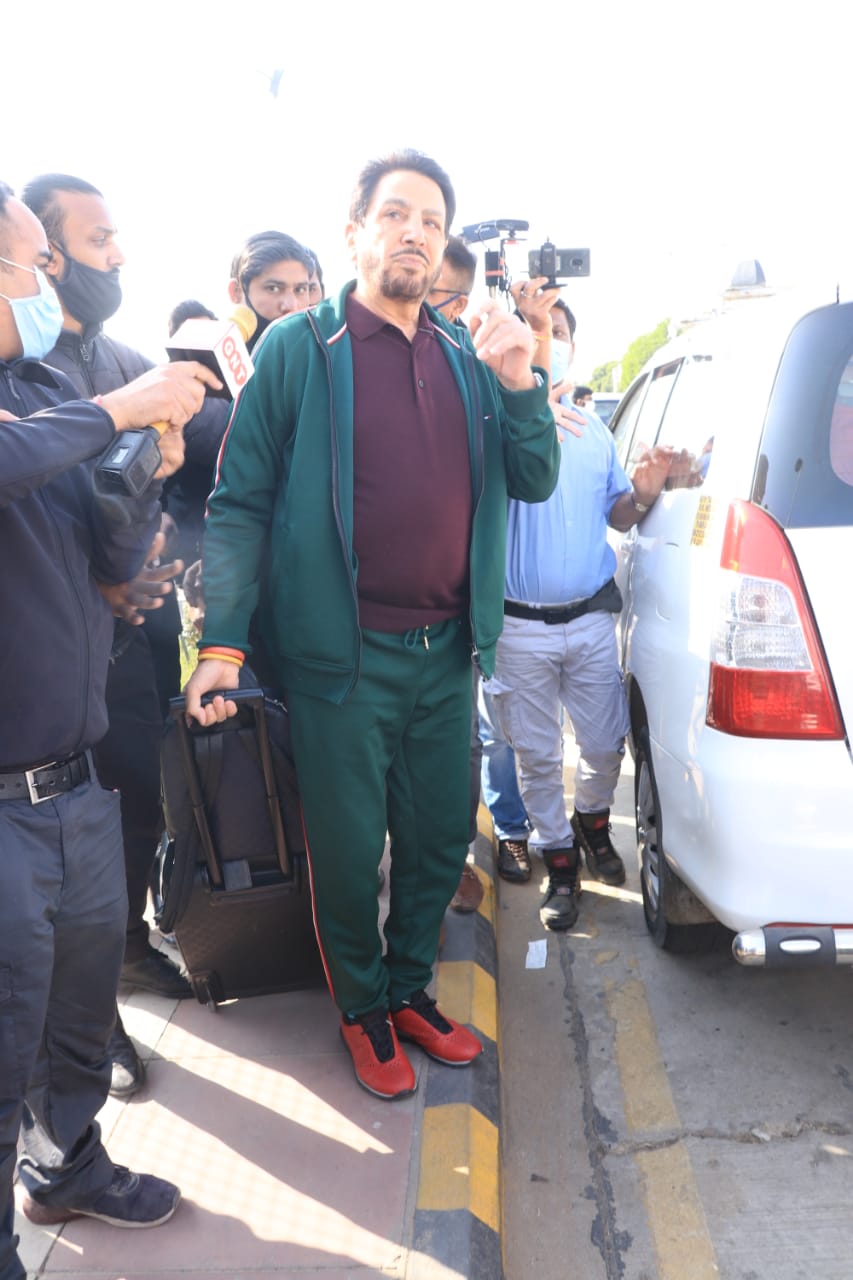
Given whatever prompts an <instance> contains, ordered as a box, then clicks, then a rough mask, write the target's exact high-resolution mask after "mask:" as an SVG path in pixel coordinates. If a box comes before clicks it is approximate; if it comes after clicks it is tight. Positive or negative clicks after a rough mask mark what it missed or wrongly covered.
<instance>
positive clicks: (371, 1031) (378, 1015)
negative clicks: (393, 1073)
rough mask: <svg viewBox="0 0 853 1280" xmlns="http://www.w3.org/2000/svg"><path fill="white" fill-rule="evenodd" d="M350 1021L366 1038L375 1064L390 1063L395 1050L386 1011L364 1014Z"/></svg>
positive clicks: (379, 1010)
mask: <svg viewBox="0 0 853 1280" xmlns="http://www.w3.org/2000/svg"><path fill="white" fill-rule="evenodd" d="M347 1021H350V1019H347ZM351 1021H352V1022H357V1023H358V1025H359V1026H360V1027H361V1029H362V1031H363V1032H364V1034H365V1035H366V1036H367V1038H368V1040H369V1041H370V1044H371V1047H372V1049H373V1052H374V1054H375V1056H376V1060H377V1062H390V1061H391V1059H392V1058H393V1057H394V1053H395V1049H394V1037H393V1035H392V1034H391V1020H390V1018H389V1017H388V1010H387V1009H376V1010H374V1012H373V1013H365V1014H364V1015H363V1016H362V1017H360V1018H353V1019H352V1020H351Z"/></svg>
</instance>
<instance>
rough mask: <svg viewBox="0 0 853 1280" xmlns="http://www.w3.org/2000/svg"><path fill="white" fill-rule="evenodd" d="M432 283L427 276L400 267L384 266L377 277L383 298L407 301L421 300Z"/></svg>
mask: <svg viewBox="0 0 853 1280" xmlns="http://www.w3.org/2000/svg"><path fill="white" fill-rule="evenodd" d="M432 283H433V282H432V280H430V279H429V277H428V276H417V275H413V274H411V273H410V272H408V271H403V270H402V268H400V267H397V268H396V269H395V268H393V267H386V269H385V270H384V271H383V272H382V274H381V276H380V277H379V289H380V292H381V293H382V296H383V298H396V299H405V300H406V301H407V302H415V301H417V300H420V301H421V302H422V301H423V299H424V298H425V297H426V296H427V294H428V293H429V291H430V289H431V288H432Z"/></svg>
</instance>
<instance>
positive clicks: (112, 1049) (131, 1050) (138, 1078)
mask: <svg viewBox="0 0 853 1280" xmlns="http://www.w3.org/2000/svg"><path fill="white" fill-rule="evenodd" d="M107 1057H108V1058H109V1060H110V1062H111V1064H112V1078H111V1081H110V1093H111V1094H112V1096H113V1097H114V1098H132V1097H133V1095H134V1094H135V1093H138V1092H139V1090H140V1089H141V1088H142V1086H143V1084H144V1083H145V1063H144V1062H143V1061H142V1059H141V1058H140V1056H139V1054H138V1053H137V1052H136V1045H135V1044H134V1043H133V1041H132V1040H131V1038H130V1036H129V1035H128V1034H127V1032H126V1031H125V1029H124V1023H123V1022H122V1020H121V1017H120V1015H119V1012H118V1010H116V1024H115V1027H114V1028H113V1033H112V1035H111V1036H110V1042H109V1044H108V1045H107Z"/></svg>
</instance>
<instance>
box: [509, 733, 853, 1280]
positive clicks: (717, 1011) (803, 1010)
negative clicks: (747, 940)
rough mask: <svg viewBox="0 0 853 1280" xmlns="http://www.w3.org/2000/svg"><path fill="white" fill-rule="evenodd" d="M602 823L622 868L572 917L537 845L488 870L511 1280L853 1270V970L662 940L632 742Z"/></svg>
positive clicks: (761, 1279)
mask: <svg viewBox="0 0 853 1280" xmlns="http://www.w3.org/2000/svg"><path fill="white" fill-rule="evenodd" d="M568 754H571V753H568ZM567 776H568V778H569V780H571V776H572V771H571V769H569V772H568V775H567ZM613 826H614V838H615V842H616V844H617V847H618V848H619V850H620V852H621V853H622V855H623V857H624V858H625V861H626V865H627V866H628V882H627V885H626V887H625V889H624V890H612V889H607V888H604V887H603V886H598V885H596V884H595V882H587V883H585V892H584V895H583V898H582V907H581V917H580V920H579V921H578V924H577V925H576V927H575V929H574V930H572V931H571V933H569V934H564V935H562V936H560V935H555V934H549V935H546V933H545V930H544V929H542V927H541V926H540V924H539V918H538V914H537V904H538V900H539V882H540V878H541V877H540V875H539V868H540V866H541V864H535V865H534V875H533V879H532V881H531V882H530V884H528V885H525V886H512V885H507V884H504V883H503V882H499V884H500V890H499V908H498V948H499V970H500V977H499V1002H500V1009H501V1037H502V1046H501V1053H502V1108H503V1110H502V1123H501V1143H502V1158H503V1173H504V1256H505V1268H506V1280H528V1278H529V1277H534V1276H535V1277H536V1280H558V1278H559V1280H711V1278H712V1277H713V1278H717V1277H722V1278H723V1280H800V1278H803V1280H805V1278H806V1277H808V1280H813V1278H814V1277H821V1280H851V1278H853V1030H851V1024H853V970H851V969H849V968H841V969H833V970H811V971H800V972H797V973H794V972H788V973H782V972H778V971H777V972H767V971H764V970H748V969H743V968H741V967H740V966H738V965H737V964H736V963H735V962H734V960H733V959H732V958H731V954H730V951H729V949H728V946H727V945H725V944H723V945H722V946H721V947H720V948H719V949H718V950H716V951H715V952H714V953H712V954H710V955H706V956H702V957H677V956H670V955H668V954H666V953H664V952H661V951H659V950H657V949H656V948H655V946H654V945H653V943H652V941H651V939H650V938H649V937H648V935H647V933H646V929H645V925H644V922H643V911H642V905H641V900H640V893H639V877H638V873H637V868H636V854H635V844H634V824H633V770H632V767H631V762H630V758H629V759H628V761H627V763H626V766H625V769H624V771H623V778H622V781H621V783H620V788H619V794H618V797H617V806H616V808H615V809H614V823H613ZM743 852H744V857H748V856H749V850H748V849H744V851H743ZM851 874H853V867H851ZM803 875H804V876H807V875H808V854H807V851H804V853H803ZM546 936H547V963H546V966H545V968H544V969H526V968H525V957H526V953H527V947H528V943H529V942H530V941H532V940H535V939H541V938H545V937H546Z"/></svg>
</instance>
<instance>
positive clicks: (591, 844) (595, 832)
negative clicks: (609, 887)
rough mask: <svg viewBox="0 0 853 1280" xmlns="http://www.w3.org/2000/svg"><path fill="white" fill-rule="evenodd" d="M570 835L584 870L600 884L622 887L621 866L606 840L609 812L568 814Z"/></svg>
mask: <svg viewBox="0 0 853 1280" xmlns="http://www.w3.org/2000/svg"><path fill="white" fill-rule="evenodd" d="M572 831H574V833H575V838H576V839H577V841H578V843H579V844H580V846H581V848H582V849H583V852H584V858H585V860H586V869H587V871H588V872H589V874H590V875H591V876H593V877H594V879H596V880H600V881H601V883H602V884H614V885H616V884H624V883H625V864H624V862H623V861H622V859H621V858H620V857H619V854H618V853H617V852H616V850H615V849H614V848H613V842H612V840H611V839H610V810H609V809H602V810H601V811H600V812H599V813H578V811H577V809H575V811H574V813H573V814H572Z"/></svg>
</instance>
